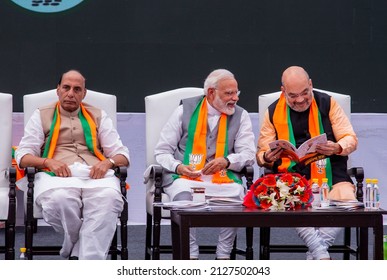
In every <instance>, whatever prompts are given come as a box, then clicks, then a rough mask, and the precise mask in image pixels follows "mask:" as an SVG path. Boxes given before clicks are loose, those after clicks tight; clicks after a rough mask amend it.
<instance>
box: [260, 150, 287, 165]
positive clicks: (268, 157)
mask: <svg viewBox="0 0 387 280" xmlns="http://www.w3.org/2000/svg"><path fill="white" fill-rule="evenodd" d="M282 150H283V148H281V147H277V148H275V149H274V150H267V151H266V152H265V153H264V154H263V160H264V161H265V162H267V163H270V162H274V161H277V160H278V159H279V158H280V155H281V153H282Z"/></svg>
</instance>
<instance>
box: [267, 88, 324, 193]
mask: <svg viewBox="0 0 387 280" xmlns="http://www.w3.org/2000/svg"><path fill="white" fill-rule="evenodd" d="M289 110H290V108H289V106H288V105H287V103H286V98H285V95H284V93H282V94H281V96H280V98H279V100H278V103H277V106H276V107H275V110H274V115H273V124H274V127H275V129H276V131H277V135H278V139H285V140H288V141H289V142H291V143H292V144H293V145H296V141H295V138H294V134H293V126H292V123H291V120H290V113H289ZM308 123H309V134H310V136H311V137H315V136H317V135H320V134H322V133H324V127H323V125H322V121H321V115H320V111H319V109H318V106H317V103H316V100H315V99H314V98H313V99H312V104H311V105H310V109H309V119H308ZM324 160H325V162H326V164H325V166H319V165H318V163H319V162H320V161H315V162H312V163H311V168H310V170H311V174H310V178H311V179H312V178H317V179H319V182H320V184H321V183H322V178H328V185H329V186H332V169H331V164H330V159H329V158H325V159H324ZM295 165H296V163H295V162H294V161H291V160H290V159H289V158H282V163H281V165H280V166H279V167H278V171H279V172H294V171H295V170H294V169H293V167H294V166H295Z"/></svg>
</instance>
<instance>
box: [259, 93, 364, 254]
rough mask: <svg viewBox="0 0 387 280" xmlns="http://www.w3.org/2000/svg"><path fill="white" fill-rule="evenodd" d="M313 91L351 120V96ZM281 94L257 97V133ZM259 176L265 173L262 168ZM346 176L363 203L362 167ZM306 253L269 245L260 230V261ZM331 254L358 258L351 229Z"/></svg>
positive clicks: (294, 247) (265, 233)
mask: <svg viewBox="0 0 387 280" xmlns="http://www.w3.org/2000/svg"><path fill="white" fill-rule="evenodd" d="M313 90H314V91H319V92H323V93H326V94H328V95H330V96H332V97H333V98H334V99H335V100H336V101H337V102H338V103H339V105H340V106H341V107H342V108H343V110H344V112H345V114H346V115H347V116H348V118H349V119H351V96H350V95H346V94H340V93H336V92H332V91H327V90H322V89H317V88H314V89H313ZM280 94H281V91H278V92H273V93H268V94H262V95H259V97H258V110H259V112H258V117H259V131H260V129H261V126H262V122H263V119H264V115H265V112H266V110H267V108H268V107H269V106H270V105H271V104H272V103H273V102H274V101H276V100H277V99H278V98H279V96H280ZM260 173H261V174H264V173H265V170H264V169H263V168H262V171H261V172H260ZM348 174H349V175H350V176H351V177H354V178H355V180H356V184H355V186H356V197H357V199H358V200H359V201H363V180H364V170H363V168H362V167H352V168H349V169H348ZM303 251H305V252H306V251H307V248H306V247H305V246H298V245H285V244H271V243H270V228H261V229H260V259H270V253H272V252H273V253H280V252H287V253H294V252H303ZM330 251H331V252H340V253H343V254H344V259H349V258H350V254H353V255H355V256H356V257H358V250H357V248H352V247H351V228H346V229H345V232H344V242H343V244H341V245H334V246H331V248H330Z"/></svg>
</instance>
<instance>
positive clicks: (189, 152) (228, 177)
mask: <svg viewBox="0 0 387 280" xmlns="http://www.w3.org/2000/svg"><path fill="white" fill-rule="evenodd" d="M207 115H208V109H207V97H204V98H203V99H202V101H201V102H199V104H198V105H197V106H196V108H195V110H194V112H193V113H192V116H191V120H190V122H189V125H188V138H187V145H186V150H185V153H184V160H183V163H184V164H185V165H190V166H192V167H193V168H194V169H195V170H201V169H203V167H204V165H205V163H206V158H207ZM227 126H228V119H227V115H226V114H221V116H220V119H219V126H218V138H217V141H216V152H215V158H218V157H225V156H227V154H228V139H227V137H228V136H227ZM181 177H182V178H185V179H190V180H192V179H191V178H188V177H186V176H181ZM194 180H200V177H199V178H195V179H194ZM212 182H213V183H217V184H222V183H232V182H237V183H239V182H240V180H239V179H238V178H237V177H236V176H235V175H234V174H233V173H232V172H231V171H229V170H227V169H224V170H221V171H219V172H217V173H215V174H214V175H213V176H212Z"/></svg>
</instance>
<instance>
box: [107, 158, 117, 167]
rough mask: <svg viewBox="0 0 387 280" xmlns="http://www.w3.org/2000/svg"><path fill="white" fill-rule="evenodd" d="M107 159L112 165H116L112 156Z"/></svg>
mask: <svg viewBox="0 0 387 280" xmlns="http://www.w3.org/2000/svg"><path fill="white" fill-rule="evenodd" d="M108 160H109V161H110V162H111V163H112V164H113V166H112V167H115V166H116V162H115V161H114V160H113V159H112V158H108Z"/></svg>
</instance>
